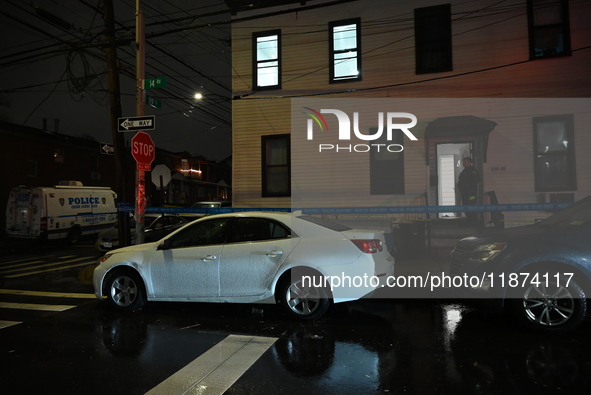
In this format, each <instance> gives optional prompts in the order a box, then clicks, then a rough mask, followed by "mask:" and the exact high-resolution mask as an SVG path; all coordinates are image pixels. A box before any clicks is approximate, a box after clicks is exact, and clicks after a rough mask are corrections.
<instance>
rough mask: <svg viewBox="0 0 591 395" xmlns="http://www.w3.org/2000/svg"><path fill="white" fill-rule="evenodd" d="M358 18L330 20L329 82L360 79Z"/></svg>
mask: <svg viewBox="0 0 591 395" xmlns="http://www.w3.org/2000/svg"><path fill="white" fill-rule="evenodd" d="M360 25H361V20H360V19H352V20H347V21H338V22H331V23H330V24H329V27H330V82H340V81H357V80H361V37H360V34H359V33H360V31H359V30H360Z"/></svg>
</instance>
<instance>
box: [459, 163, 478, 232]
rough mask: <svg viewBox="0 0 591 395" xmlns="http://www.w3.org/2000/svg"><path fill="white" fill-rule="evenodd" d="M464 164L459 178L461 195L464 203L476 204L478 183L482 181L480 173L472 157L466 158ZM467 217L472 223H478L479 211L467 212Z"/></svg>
mask: <svg viewBox="0 0 591 395" xmlns="http://www.w3.org/2000/svg"><path fill="white" fill-rule="evenodd" d="M462 164H463V165H464V170H462V172H461V173H460V176H459V178H458V189H459V190H460V197H461V198H462V204H463V205H465V206H468V205H473V204H476V193H477V191H478V188H477V187H478V183H479V182H480V174H479V173H478V170H476V168H475V167H474V161H473V160H472V158H464V159H463V160H462ZM466 218H467V219H468V222H470V223H471V224H476V223H477V222H478V213H475V212H466Z"/></svg>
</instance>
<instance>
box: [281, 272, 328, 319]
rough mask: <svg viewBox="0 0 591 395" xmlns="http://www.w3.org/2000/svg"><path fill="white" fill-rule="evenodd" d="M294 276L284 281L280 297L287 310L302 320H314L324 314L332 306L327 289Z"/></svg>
mask: <svg viewBox="0 0 591 395" xmlns="http://www.w3.org/2000/svg"><path fill="white" fill-rule="evenodd" d="M292 277H293V278H289V279H288V281H285V282H284V283H283V286H282V287H281V290H280V292H281V294H280V295H279V298H278V301H279V303H281V305H282V306H283V308H284V309H285V311H286V312H287V313H288V314H289V315H291V316H292V317H296V318H298V319H301V320H313V319H316V318H320V317H321V316H322V315H324V313H326V311H327V310H328V307H329V306H330V301H329V299H328V293H327V291H326V290H325V289H324V288H320V287H314V286H313V285H312V284H304V283H303V281H302V278H301V277H299V278H298V276H292Z"/></svg>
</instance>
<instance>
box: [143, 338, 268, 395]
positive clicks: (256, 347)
mask: <svg viewBox="0 0 591 395" xmlns="http://www.w3.org/2000/svg"><path fill="white" fill-rule="evenodd" d="M276 340H277V338H275V337H260V336H239V335H230V336H228V337H226V338H225V339H224V340H222V341H221V342H219V343H218V344H216V345H215V346H213V347H212V348H210V349H209V350H207V351H206V352H205V353H203V354H202V355H201V356H199V357H198V358H196V359H195V360H193V362H191V363H189V364H188V365H187V366H185V367H184V368H182V369H181V370H179V371H178V372H176V373H175V374H173V375H172V376H170V377H169V378H167V379H166V380H164V381H163V382H161V383H160V384H158V385H157V386H156V387H154V388H152V389H151V390H150V391H148V392H147V393H146V394H150V395H159V394H166V395H175V394H179V395H180V394H207V395H221V394H223V393H224V392H226V391H227V390H228V389H229V388H230V387H231V386H232V384H234V383H235V382H236V380H238V379H239V378H240V376H242V375H243V374H244V373H245V372H246V371H247V370H248V368H250V367H251V366H252V365H253V364H254V363H255V362H256V361H257V360H258V359H259V358H260V357H261V355H263V353H264V352H265V351H267V350H268V349H269V347H271V346H272V345H273V343H275V341H276Z"/></svg>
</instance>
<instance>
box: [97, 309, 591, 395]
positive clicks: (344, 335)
mask: <svg viewBox="0 0 591 395" xmlns="http://www.w3.org/2000/svg"><path fill="white" fill-rule="evenodd" d="M166 306H169V305H166V304H159V305H157V308H156V309H154V310H153V311H149V312H143V313H142V314H148V313H149V314H150V315H151V314H156V313H158V314H161V313H162V312H161V311H156V310H160V309H161V308H165V307H166ZM175 310H177V309H176V308H175ZM181 310H184V311H185V312H188V311H189V309H188V308H186V307H183V308H181ZM194 310H195V314H194V316H195V317H198V318H197V319H198V324H196V323H193V324H192V325H188V326H187V324H189V322H178V321H179V320H178V317H179V311H176V312H173V313H171V315H170V316H167V317H166V318H164V319H161V321H160V322H159V324H157V325H155V324H154V323H150V324H148V323H147V322H146V321H144V320H137V319H134V318H133V317H131V318H129V317H117V318H115V319H113V320H112V321H107V322H105V323H103V325H102V340H103V345H104V347H105V349H106V350H108V351H109V352H110V353H111V354H112V355H113V356H114V357H121V356H126V357H132V358H140V359H143V360H154V359H155V358H156V356H150V355H149V354H150V353H153V352H155V351H156V348H155V347H154V345H155V344H157V343H161V342H162V343H163V344H164V343H165V341H158V340H157V338H158V337H160V336H163V335H164V333H166V332H168V331H170V330H171V329H172V327H177V326H181V327H188V328H190V329H189V330H186V331H185V334H186V333H194V334H195V333H196V332H198V333H207V332H210V331H213V332H215V333H218V332H221V333H226V332H227V333H250V334H254V335H260V336H267V335H274V336H277V337H279V339H278V340H277V341H276V342H275V344H274V345H273V346H272V347H271V349H270V350H269V352H267V353H266V354H265V355H263V357H262V358H261V359H260V360H259V361H257V362H256V363H255V365H254V366H253V368H251V369H250V370H249V371H248V372H246V374H245V375H244V376H243V377H242V378H241V379H240V380H238V382H237V383H236V384H235V385H234V386H233V387H232V389H231V390H229V391H228V392H227V393H228V394H241V393H252V392H251V391H255V392H257V393H263V392H265V391H266V390H267V389H268V388H269V387H268V386H272V387H275V386H280V388H281V389H282V391H281V393H286V394H291V393H302V391H306V392H308V393H311V394H314V393H322V394H333V393H334V394H336V393H339V394H360V393H416V394H425V393H456V394H458V393H465V394H474V393H516V394H521V393H530V392H531V391H532V390H535V392H536V393H538V394H539V393H565V394H566V393H576V392H579V390H581V389H583V388H588V387H587V386H588V385H589V377H590V375H589V373H591V371H590V370H591V363H590V360H589V356H588V353H587V352H585V350H588V349H589V342H588V341H587V340H585V339H583V338H582V337H581V336H577V335H576V334H575V335H574V337H573V336H569V337H560V336H555V335H554V336H548V335H538V334H533V333H531V332H527V331H524V330H523V329H521V328H520V327H516V326H513V325H512V324H509V323H507V322H504V321H502V320H501V319H499V318H497V317H493V318H486V317H484V315H483V314H481V313H480V312H478V311H477V310H474V309H471V308H468V307H466V306H464V305H462V304H460V303H455V302H450V303H448V302H445V303H444V302H433V301H426V300H420V301H419V300H406V301H402V300H397V301H391V300H389V301H361V302H357V303H351V304H348V305H346V307H342V308H339V309H336V311H334V312H333V313H332V315H331V316H330V317H328V318H326V319H323V320H321V321H317V322H310V323H299V322H294V321H291V320H288V319H286V318H285V317H283V316H282V315H281V314H280V313H279V312H278V311H276V310H275V309H273V308H265V310H264V314H254V315H251V314H250V312H249V311H248V310H247V309H246V308H244V307H243V306H242V307H240V306H224V307H223V309H221V310H224V311H225V313H223V314H224V316H223V317H222V318H221V320H220V319H219V316H218V317H216V316H215V314H214V312H215V310H216V306H215V305H214V306H210V305H204V306H203V305H198V306H197V308H195V309H194ZM257 312H259V310H257ZM172 314H174V315H172ZM188 316H189V314H185V315H184V317H185V318H187V317H188ZM136 318H137V317H136ZM177 333H178V332H177ZM169 335H170V334H169ZM160 351H162V350H160Z"/></svg>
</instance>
